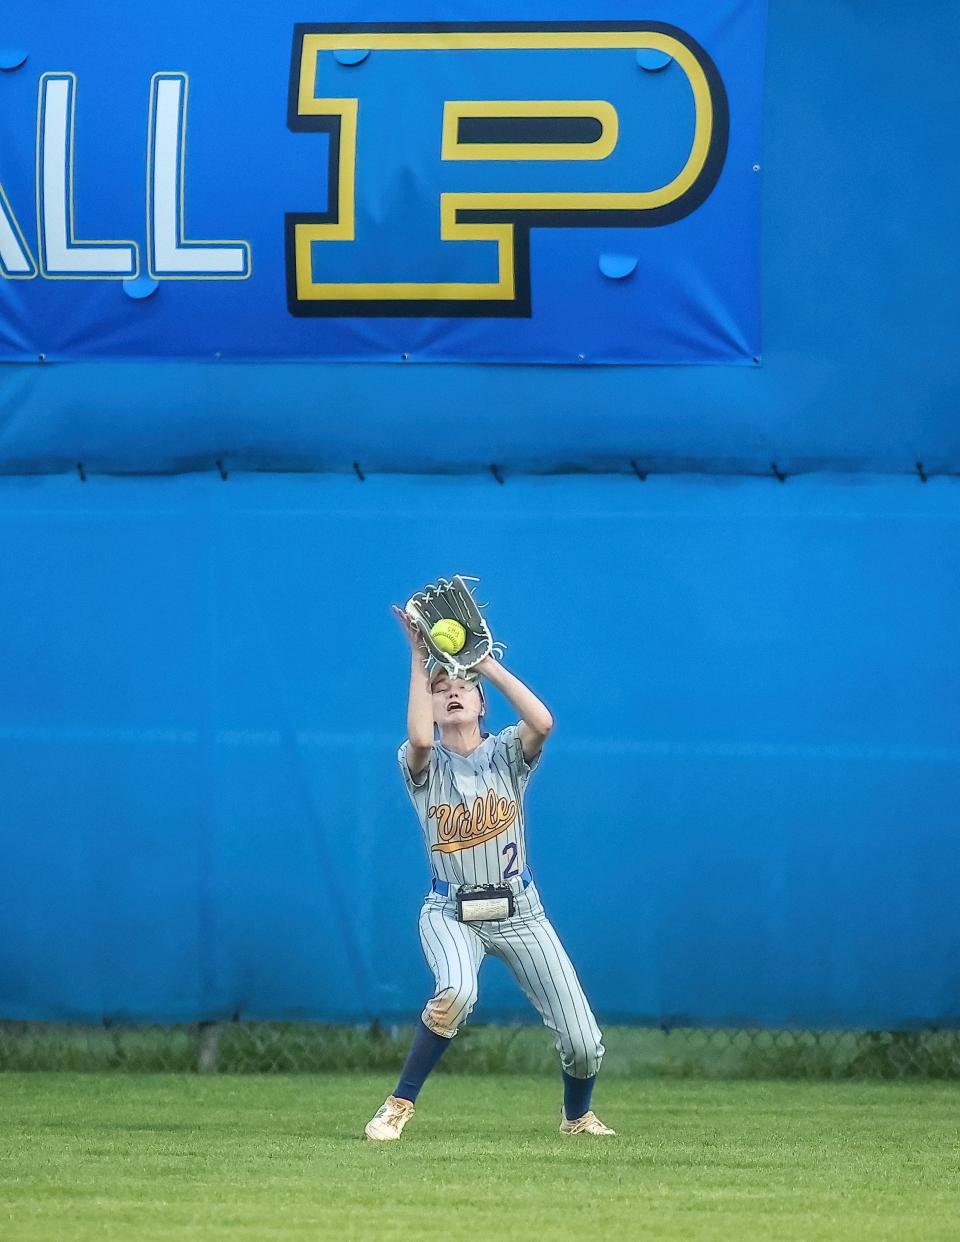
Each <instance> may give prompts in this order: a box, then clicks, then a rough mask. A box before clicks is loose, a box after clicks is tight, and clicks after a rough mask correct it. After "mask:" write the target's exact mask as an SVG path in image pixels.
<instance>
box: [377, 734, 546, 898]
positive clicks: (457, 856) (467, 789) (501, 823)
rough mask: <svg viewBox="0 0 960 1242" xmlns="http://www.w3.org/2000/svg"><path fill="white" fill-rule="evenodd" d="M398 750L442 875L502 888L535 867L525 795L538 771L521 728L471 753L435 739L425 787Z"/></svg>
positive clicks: (404, 750) (403, 752) (433, 860)
mask: <svg viewBox="0 0 960 1242" xmlns="http://www.w3.org/2000/svg"><path fill="white" fill-rule="evenodd" d="M408 745H409V742H404V743H403V745H402V746H401V747H400V750H399V751H398V752H397V758H398V759H399V761H400V769H401V771H402V772H403V779H404V783H405V785H406V787H407V793H409V795H410V800H411V801H412V802H413V805H414V807H415V809H416V812H417V817H418V818H419V820H420V827H421V829H422V831H423V839H424V844H425V845H426V848H427V853H428V855H429V858H430V864H431V866H432V868H433V872H434V875H436V877H437V878H438V879H440V880H447V881H449V882H450V883H451V884H452V885H454V886H457V885H460V884H502V883H504V882H505V881H507V880H510V879H511V878H513V877H515V876H519V875H520V873H521V872H522V871H523V869H524V868H525V867H526V865H527V852H526V834H525V824H524V815H523V795H524V792H525V790H526V787H527V781H528V780H529V779H530V773H531V772H532V771H533V769H534V768H535V767H536V766H537V764H538V763H539V761H540V756H539V755H537V756H535V757H534V759H533V761H532V762H531V763H528V762H527V761H526V759H525V758H524V755H523V749H522V747H521V745H520V734H519V725H510V726H508V728H506V729H502V730H501V731H500V732H499V733H495V734H493V733H491V734H488V735H487V736H486V737H485V738H484V739H483V741H482V742H481V743H480V745H479V746H478V747H477V748H476V750H474V751H472V752H471V753H470V754H469V755H458V754H456V753H455V752H454V751H452V750H447V748H446V747H445V746H443V745H442V744H441V743H440V742H434V744H433V749H432V751H431V752H430V762H429V764H428V766H427V770H426V773H425V774H424V775H423V778H422V780H421V782H420V784H415V783H414V781H413V778H412V777H411V775H410V769H409V768H408V767H407V747H408Z"/></svg>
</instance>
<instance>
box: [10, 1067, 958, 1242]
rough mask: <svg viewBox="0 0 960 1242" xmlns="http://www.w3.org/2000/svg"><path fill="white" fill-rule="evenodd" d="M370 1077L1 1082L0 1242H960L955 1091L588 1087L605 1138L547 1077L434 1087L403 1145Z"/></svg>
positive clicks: (636, 1083) (31, 1078)
mask: <svg viewBox="0 0 960 1242" xmlns="http://www.w3.org/2000/svg"><path fill="white" fill-rule="evenodd" d="M391 1085H392V1082H391V1081H388V1080H386V1079H385V1078H384V1077H383V1076H382V1075H376V1076H371V1075H360V1074H349V1075H340V1076H336V1075H318V1076H309V1075H302V1074H301V1075H296V1076H291V1077H278V1076H269V1077H267V1076H264V1077H254V1076H242V1077H240V1076H238V1077H228V1076H216V1077H209V1078H207V1077H203V1078H201V1077H196V1076H176V1075H170V1076H161V1075H130V1076H127V1075H117V1074H104V1075H96V1074H80V1075H69V1074H7V1075H0V1237H2V1238H3V1239H5V1240H6V1239H10V1242H54V1240H56V1242H61V1240H63V1242H67V1240H68V1239H69V1242H93V1240H94V1239H96V1240H97V1242H121V1239H122V1242H138V1240H140V1239H143V1240H144V1242H154V1240H156V1242H160V1240H161V1239H162V1240H163V1242H186V1240H188V1239H189V1240H191V1242H192V1240H194V1239H200V1238H203V1239H209V1240H211V1242H233V1240H238V1242H239V1240H240V1239H251V1240H252V1239H261V1238H262V1239H275V1240H277V1242H286V1240H287V1239H301V1238H303V1239H306V1238H313V1239H325V1238H347V1239H353V1238H356V1239H368V1238H369V1239H385V1240H390V1239H400V1238H403V1239H405V1240H409V1239H411V1238H415V1239H420V1238H423V1239H443V1240H444V1242H460V1240H461V1239H463V1240H467V1239H470V1242H475V1239H476V1238H477V1236H485V1235H486V1236H491V1237H494V1238H499V1239H507V1240H509V1239H521V1238H522V1239H524V1240H528V1239H529V1240H530V1242H543V1240H545V1239H554V1238H561V1237H570V1236H575V1237H581V1238H613V1239H617V1240H618V1242H619V1239H633V1238H650V1239H663V1240H664V1242H673V1240H674V1239H684V1240H685V1242H686V1240H689V1239H691V1238H695V1239H703V1240H704V1242H732V1240H735V1242H752V1240H753V1239H764V1242H768V1240H769V1239H770V1238H773V1237H775V1238H777V1239H779V1240H787V1242H793V1240H796V1242H821V1240H822V1242H828V1240H829V1242H836V1240H837V1239H840V1240H841V1242H854V1240H857V1239H861V1238H862V1239H871V1240H872V1242H873V1240H877V1239H880V1240H884V1239H890V1240H891V1242H893V1240H894V1239H897V1242H902V1240H912V1239H917V1240H920V1239H923V1240H924V1242H927V1240H932V1242H940V1240H941V1239H942V1240H943V1242H946V1240H948V1239H949V1240H950V1242H954V1240H955V1239H957V1238H958V1237H960V1226H958V1224H957V1222H958V1221H960V1123H958V1117H960V1108H958V1105H960V1090H958V1088H957V1087H954V1086H950V1085H941V1084H923V1083H919V1084H909V1085H908V1084H899V1083H892V1084H885V1083H865V1084H859V1083H842V1084H829V1083H815V1084H808V1083H794V1082H783V1083H778V1082H773V1083H754V1082H726V1083H724V1082H686V1081H684V1082H669V1081H668V1082H658V1081H654V1080H631V1079H625V1078H620V1079H613V1078H611V1079H609V1080H608V1081H607V1082H606V1083H604V1082H603V1080H602V1079H601V1084H600V1086H599V1088H598V1091H597V1098H596V1105H597V1111H598V1112H599V1113H600V1115H601V1116H602V1117H603V1118H604V1119H605V1120H607V1121H609V1123H610V1124H611V1125H613V1126H614V1127H615V1128H616V1129H618V1130H619V1131H620V1134H619V1136H618V1137H617V1138H616V1139H609V1140H588V1139H577V1140H570V1139H565V1138H562V1137H561V1136H560V1135H559V1134H557V1133H556V1130H557V1125H558V1121H559V1102H560V1090H559V1084H558V1083H557V1082H554V1081H552V1080H551V1079H547V1078H543V1077H535V1078H525V1077H518V1076H516V1075H510V1076H493V1075H486V1076H482V1077H480V1076H471V1075H459V1076H445V1077H443V1076H441V1077H437V1078H436V1079H435V1080H433V1081H431V1082H430V1083H429V1084H428V1085H427V1087H426V1088H425V1090H424V1093H423V1095H422V1096H421V1102H420V1106H419V1107H418V1110H417V1116H416V1117H415V1118H414V1120H413V1121H412V1122H411V1123H410V1125H409V1126H408V1128H407V1131H406V1133H405V1135H404V1138H403V1139H402V1140H401V1141H400V1142H399V1143H396V1144H389V1145H374V1144H370V1143H367V1142H365V1141H364V1140H362V1139H361V1138H360V1137H359V1135H360V1134H361V1132H362V1128H363V1124H364V1123H365V1122H366V1121H367V1119H368V1118H369V1116H370V1115H371V1114H372V1112H373V1111H374V1109H375V1108H376V1107H377V1105H378V1104H379V1103H380V1102H381V1100H382V1099H383V1096H384V1094H385V1093H386V1092H387V1091H388V1090H389V1089H390V1087H391Z"/></svg>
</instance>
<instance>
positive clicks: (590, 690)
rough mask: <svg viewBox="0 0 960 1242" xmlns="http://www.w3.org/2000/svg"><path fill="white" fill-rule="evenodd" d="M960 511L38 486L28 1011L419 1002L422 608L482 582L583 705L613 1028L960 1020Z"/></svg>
mask: <svg viewBox="0 0 960 1242" xmlns="http://www.w3.org/2000/svg"><path fill="white" fill-rule="evenodd" d="M958 489H960V484H958V483H957V482H955V481H952V480H933V481H931V482H930V483H929V484H927V485H926V486H924V485H923V484H922V483H920V482H919V480H916V479H913V480H901V481H896V480H888V481H879V480H868V479H865V478H863V477H862V476H848V477H844V478H841V479H836V480H834V481H832V482H830V481H825V480H823V479H813V478H809V479H795V480H790V481H789V482H788V483H786V484H782V485H781V484H779V483H777V482H775V481H773V480H769V481H761V480H752V481H749V480H748V481H743V480H741V481H734V480H729V479H726V480H724V479H714V480H703V479H700V480H698V479H692V478H680V477H677V478H672V479H671V478H662V477H661V478H651V479H650V480H649V481H648V482H647V483H645V484H641V483H640V482H638V481H637V480H636V479H623V478H605V479H604V478H579V479H577V478H552V479H547V478H539V479H526V480H522V481H520V480H517V481H508V482H507V483H506V485H504V486H503V487H499V486H497V484H496V483H495V482H494V481H493V480H492V479H490V478H487V479H485V480H479V481H473V480H466V479H460V480H451V479H444V478H439V477H429V478H428V477H421V478H392V479H383V478H380V479H377V478H374V479H369V480H368V481H367V482H365V483H361V482H359V481H358V480H357V479H355V478H354V479H349V480H346V479H338V478H335V477H316V476H313V477H309V476H286V477H278V476H231V477H230V478H229V480H228V481H227V482H225V483H223V482H221V481H220V480H219V478H218V477H217V476H216V475H207V476H198V475H194V476H184V477H180V478H166V479H153V480H118V479H109V478H97V479H92V480H90V481H89V482H87V483H86V484H83V483H81V482H80V481H79V479H78V478H76V476H73V477H64V478H45V479H9V480H6V481H4V482H3V484H2V486H0V529H2V530H3V532H4V542H5V546H6V549H7V551H6V552H5V554H4V557H3V559H2V563H0V595H2V598H3V599H4V600H5V601H6V603H5V606H4V608H3V609H0V650H2V652H3V660H2V661H0V773H2V782H3V788H4V790H5V794H4V811H3V816H2V820H0V832H2V837H3V842H2V845H3V859H4V865H3V868H2V870H0V945H2V953H0V1015H3V1016H6V1017H22V1018H76V1019H84V1020H99V1019H100V1018H101V1017H104V1016H106V1017H109V1018H111V1019H115V1020H118V1019H142V1020H174V1019H189V1018H200V1017H208V1018H212V1017H222V1016H227V1015H232V1014H239V1015H241V1016H243V1017H274V1018H295V1017H301V1016H307V1017H317V1018H324V1019H362V1018H368V1017H370V1016H371V1015H373V1014H379V1015H381V1016H382V1017H384V1018H390V1017H410V1016H412V1015H414V1014H415V1013H416V1012H418V1009H419V1006H420V1005H421V1004H422V1002H423V999H424V997H425V995H426V990H427V988H428V986H429V976H428V974H427V970H426V967H425V966H424V964H423V962H422V960H421V958H420V952H419V947H418V944H417V937H416V915H417V909H418V903H419V898H420V894H421V893H422V892H423V890H424V888H425V885H426V882H427V877H428V868H427V864H426V860H425V859H424V857H423V856H422V850H421V845H420V840H419V831H418V828H417V825H416V821H415V819H414V816H413V812H412V810H411V808H410V806H409V804H408V802H407V799H406V794H405V792H404V790H403V787H402V783H401V781H400V778H399V774H398V772H397V770H396V763H395V758H394V752H395V748H396V745H397V743H398V741H399V739H400V738H401V736H402V733H403V729H404V718H405V690H406V680H407V658H406V651H405V648H404V645H403V641H402V637H401V636H400V634H399V632H395V625H394V622H393V620H392V619H391V617H390V615H389V613H388V609H387V605H388V603H389V601H390V600H391V599H403V598H405V596H406V594H407V593H408V592H409V591H410V590H411V588H412V587H414V586H416V585H417V584H418V583H421V582H423V581H426V580H428V579H430V578H432V577H434V576H435V575H436V574H437V573H438V572H444V571H447V572H449V571H452V570H454V569H456V570H460V571H463V572H471V573H476V574H479V575H481V576H482V583H481V587H482V593H481V598H483V599H485V600H487V599H489V600H490V601H491V603H490V611H489V615H490V617H491V620H492V622H493V625H494V630H495V633H496V634H497V635H498V636H499V637H501V638H503V639H504V640H505V641H506V642H507V643H508V644H509V645H508V650H507V662H508V666H510V667H512V668H514V669H515V670H516V671H517V672H518V673H519V674H520V675H521V676H523V677H525V678H526V679H527V680H528V681H529V682H530V683H531V684H532V685H533V686H534V688H536V689H537V690H539V691H540V692H541V693H542V694H543V696H544V697H545V699H546V701H547V702H548V703H549V704H550V706H551V708H552V709H553V710H554V712H555V714H556V718H557V729H556V734H555V736H554V737H553V738H552V739H551V741H550V743H549V746H548V750H547V753H546V755H545V758H544V762H543V765H542V768H541V770H540V771H539V772H538V773H537V775H536V776H535V778H534V779H533V781H532V782H531V786H530V793H529V800H528V811H529V816H530V842H531V859H532V865H533V867H534V869H535V872H536V874H537V877H538V880H539V882H540V885H541V889H542V892H543V895H544V898H545V903H546V906H547V909H548V911H549V912H550V913H551V914H552V916H553V917H554V919H555V921H556V923H557V925H558V927H559V930H560V932H561V934H562V936H563V937H564V939H565V940H566V941H567V943H568V945H569V948H570V951H571V953H572V955H573V957H574V960H575V961H576V963H577V964H578V966H579V968H580V970H581V972H582V975H583V978H584V980H585V983H586V986H587V989H588V992H589V994H590V996H591V998H592V999H593V1001H594V1002H595V1004H596V1006H597V1009H598V1011H599V1013H600V1015H601V1017H602V1019H603V1020H604V1021H606V1022H609V1021H611V1020H613V1019H615V1018H629V1019H634V1020H642V1021H660V1020H664V1021H668V1022H672V1023H679V1022H702V1023H728V1022H730V1023H751V1024H752V1023H767V1024H773V1025H789V1024H799V1025H804V1026H829V1025H851V1026H871V1027H892V1026H901V1025H911V1024H915V1023H924V1022H945V1023H946V1022H957V1021H960V966H958V963H960V922H958V920H957V917H956V894H957V891H958V886H960V852H958V850H957V848H956V846H957V839H958V833H957V827H958V825H957V807H958V805H960V762H958V761H960V715H958V712H957V705H958V702H960V658H958V655H957V644H956V635H957V631H958V625H960V581H958V576H957V573H956V547H957V538H958V534H960V532H958V522H960V509H958V504H957V498H958V495H960V490H958ZM508 722H509V717H508V716H507V715H506V713H505V711H504V709H503V706H502V704H501V705H497V706H496V707H495V710H494V720H493V723H494V724H495V725H496V726H497V727H502V726H503V725H504V724H506V723H508ZM514 1014H527V1016H530V1015H529V1013H528V1011H527V1010H526V1008H525V1006H524V1003H523V1001H522V998H521V997H520V994H519V992H518V991H517V990H516V988H515V987H514V986H513V985H512V983H511V982H510V981H509V980H508V978H507V977H506V976H505V975H504V974H503V973H502V972H500V968H499V967H496V968H490V972H489V977H487V978H486V979H485V986H484V988H483V990H482V999H481V1005H480V1008H479V1011H478V1017H479V1018H480V1019H483V1018H493V1017H504V1016H512V1015H514Z"/></svg>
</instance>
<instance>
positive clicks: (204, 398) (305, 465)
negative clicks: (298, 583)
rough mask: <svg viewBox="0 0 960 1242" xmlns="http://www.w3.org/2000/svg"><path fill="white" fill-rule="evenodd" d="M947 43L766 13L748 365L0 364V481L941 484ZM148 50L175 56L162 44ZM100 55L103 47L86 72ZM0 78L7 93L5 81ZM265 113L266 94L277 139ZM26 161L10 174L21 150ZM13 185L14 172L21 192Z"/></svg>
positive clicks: (785, 6) (954, 21)
mask: <svg viewBox="0 0 960 1242" xmlns="http://www.w3.org/2000/svg"><path fill="white" fill-rule="evenodd" d="M693 7H696V6H693ZM614 8H615V12H611V13H610V14H609V15H610V16H616V15H618V14H619V13H620V12H621V7H620V6H614ZM445 11H448V12H449V15H450V16H453V17H457V18H463V19H466V20H469V19H471V18H472V19H478V18H479V19H488V20H489V19H491V18H494V17H497V16H503V15H506V16H510V17H518V16H524V15H526V14H528V13H529V10H528V9H527V8H525V7H524V6H522V5H521V6H520V7H519V8H518V6H517V5H516V4H513V5H510V6H509V7H507V6H503V5H500V6H497V5H490V4H484V5H480V4H475V3H463V4H458V5H450V6H446V9H445ZM582 11H583V5H582V3H580V2H579V0H578V2H577V3H574V2H573V0H555V3H553V4H552V5H551V6H550V16H551V18H553V19H556V20H561V19H564V18H569V17H576V16H578V15H580V16H582ZM624 11H626V10H624ZM605 12H606V11H605ZM629 12H630V15H631V16H635V15H636V14H635V10H634V9H633V8H630V10H629ZM269 13H270V14H275V22H276V31H275V33H270V32H269V31H268V36H269V37H268V42H267V44H264V42H263V39H264V37H267V36H264V34H263V30H264V27H263V25H262V23H263V22H264V21H266V20H267V14H268V10H265V9H263V7H262V6H260V7H259V8H258V9H257V16H256V21H257V23H258V24H257V25H256V31H257V38H256V39H255V40H252V43H251V47H253V50H254V51H255V52H256V53H257V54H259V50H260V49H261V48H262V47H264V46H273V45H274V41H275V42H276V45H277V46H278V47H279V46H280V45H281V44H282V46H283V48H284V56H283V59H281V60H276V59H275V58H274V59H271V60H270V62H269V63H270V65H271V66H272V65H274V63H276V64H278V65H279V70H278V72H279V73H280V74H281V76H282V74H283V73H284V72H285V65H286V49H287V45H288V35H289V26H290V23H291V22H292V21H293V20H303V10H302V6H299V5H298V6H296V15H294V12H293V6H291V7H290V8H289V9H288V8H287V7H285V6H284V5H276V6H272V7H271V9H270V10H269ZM384 13H388V15H392V16H394V17H396V16H397V9H396V6H395V5H392V6H389V12H388V9H387V6H382V5H381V6H378V5H377V4H372V3H367V4H364V5H362V6H361V5H358V4H347V3H344V4H341V5H339V6H338V14H339V15H342V16H344V17H346V18H351V17H353V18H356V17H362V18H365V19H367V20H370V19H375V18H376V17H378V16H382V15H383V14H384ZM534 15H536V14H534ZM9 20H10V19H9V18H8V22H9ZM22 20H23V22H24V26H23V28H22V29H20V30H18V29H16V28H15V27H14V28H11V30H10V31H9V37H10V38H11V40H15V39H16V38H17V37H19V38H20V39H21V40H22V41H23V43H24V44H25V46H27V47H29V46H30V45H31V29H32V27H31V26H30V25H28V24H27V23H28V17H27V14H26V10H24V17H23V19H22ZM29 21H30V22H32V18H30V19H29ZM183 37H185V36H183ZM958 37H960V6H958V5H957V4H956V3H955V0H930V2H928V3H925V4H924V5H922V6H919V7H918V6H916V5H908V4H904V3H902V0H873V2H872V3H869V4H849V3H848V4H842V3H838V2H837V0H802V2H800V0H771V4H770V26H769V44H768V60H767V84H766V102H765V116H764V128H765V136H764V153H763V157H762V161H761V162H762V165H763V171H762V173H761V174H760V175H761V176H762V178H763V193H764V207H763V229H764V254H763V336H764V344H763V361H762V364H761V366H760V367H757V368H752V367H729V368H726V367H679V368H605V367H580V368H578V367H555V368H550V369H549V370H544V369H542V368H536V367H524V366H507V367H488V368H479V367H468V366H463V367H451V366H435V365H433V366H432V365H427V364H417V363H415V362H414V363H408V364H404V365H401V364H380V365H354V366H344V365H339V366H338V365H332V366H331V365H328V366H323V365H314V364H310V363H290V364H272V365H257V366H245V365H241V364H230V363H229V362H227V361H221V362H219V363H214V362H213V361H211V362H210V363H193V364H189V365H181V364H170V365H164V366H158V365H146V364H111V365H106V366H84V365H75V364H74V365H71V364H64V365H55V366H52V365H47V364H45V365H43V366H40V365H25V366H10V367H3V368H0V371H2V372H3V374H2V376H0V469H6V470H13V471H19V470H62V469H71V468H72V467H73V464H74V463H75V462H76V461H83V462H84V463H85V464H86V465H87V467H88V469H91V470H94V469H114V470H121V471H123V470H137V469H151V470H153V469H178V468H179V469H187V468H205V467H207V466H209V465H210V464H211V463H212V462H213V461H214V460H215V459H218V458H219V459H221V460H224V461H226V462H227V463H228V464H230V465H232V466H234V467H235V468H240V467H249V468H264V467H271V466H275V467H280V468H291V469H320V470H349V469H350V468H351V462H353V461H359V462H360V463H361V466H363V467H364V468H365V469H367V470H371V471H375V470H389V469H397V470H407V471H418V470H424V471H429V470H433V469H444V470H447V469H455V470H462V469H470V468H476V467H480V468H485V467H486V466H487V465H489V464H490V462H494V461H495V462H497V463H498V464H499V465H501V466H502V467H504V468H506V469H507V470H514V471H516V470H528V471H529V470H532V471H537V472H541V471H552V470H556V469H565V468H568V467H574V468H578V467H585V468H590V469H598V470H599V469H606V470H629V465H628V463H629V460H630V459H631V458H633V459H636V460H638V461H639V462H641V464H643V465H645V466H646V465H651V466H653V467H655V468H658V469H687V468H692V467H694V466H695V467H696V468H704V469H709V470H722V471H731V470H734V471H744V470H767V469H768V468H769V463H770V461H771V460H776V461H777V462H778V463H779V464H780V466H781V467H782V468H785V469H787V470H788V471H792V470H801V469H803V470H805V469H838V468H839V469H845V470H846V469H852V470H880V471H912V470H913V468H914V463H915V462H916V461H917V460H918V459H919V460H921V461H923V462H924V464H925V465H926V467H927V468H928V469H931V470H938V471H946V470H954V471H955V470H957V468H958V462H960V420H958V418H957V409H958V404H960V382H958V372H957V366H956V342H957V340H958V339H960V298H958V297H957V296H956V290H957V287H958V283H960V281H958V277H960V259H958V252H957V247H956V245H955V225H956V203H957V201H958V198H960V165H958V163H957V161H956V160H954V159H952V158H948V157H945V154H944V153H945V152H952V151H953V149H954V147H955V134H954V117H955V114H956V110H957V85H956V74H955V70H954V65H953V62H952V60H951V58H950V57H949V56H947V55H945V54H944V49H945V48H952V47H955V46H956V45H957V42H958ZM164 38H165V39H166V40H167V42H165V43H164V44H163V46H164V47H165V48H168V50H170V51H171V54H172V52H173V50H174V49H175V47H176V46H177V44H176V40H172V35H171V34H170V32H167V34H166V35H165V36H164ZM171 40H172V42H171ZM245 47H246V45H245ZM59 51H60V60H61V62H62V63H58V64H56V65H48V64H39V63H35V62H33V61H28V63H27V66H25V67H24V69H23V70H20V71H18V72H19V73H20V74H27V73H29V74H30V75H31V79H30V83H29V84H28V85H30V88H31V91H32V90H33V89H35V79H36V76H37V75H38V73H39V72H40V71H41V70H43V69H48V68H60V69H62V68H69V67H70V55H69V45H67V46H65V47H63V48H62V49H59ZM242 54H243V55H250V54H252V53H251V51H250V49H249V48H247V49H246V51H242ZM278 55H279V54H278ZM109 63H110V53H109V47H107V46H106V45H105V46H104V65H105V70H104V71H105V72H107V71H108V69H109ZM171 63H173V61H171ZM259 63H260V62H259V61H258V62H257V64H259ZM158 67H164V68H166V67H169V66H167V65H153V68H158ZM263 71H264V72H266V71H267V69H266V67H264V69H263ZM146 81H147V79H146V78H145V79H144V83H145V84H146ZM0 86H2V87H3V88H4V89H5V90H7V91H11V90H14V89H21V88H20V87H19V86H17V85H16V83H15V81H14V76H10V79H9V81H4V82H2V83H0ZM145 89H146V85H144V90H145ZM282 108H283V96H282V95H278V104H277V124H278V127H279V128H278V134H281V135H282V137H283V138H284V139H286V138H288V137H289V135H287V134H286V132H285V131H284V130H283V113H282ZM28 137H29V136H28ZM11 149H13V150H18V151H19V150H20V149H21V144H20V142H19V140H18V141H17V142H16V143H13V142H12V143H11ZM23 149H24V151H25V152H26V155H27V156H29V155H30V150H31V148H30V146H29V142H27V146H26V147H24V148H23ZM298 149H299V148H298ZM294 172H295V168H293V167H292V168H291V172H290V175H291V176H293V175H294ZM32 175H33V174H32V162H31V160H30V159H25V162H24V173H23V178H24V182H25V185H26V187H27V190H29V186H30V185H31V184H32V183H31V180H30V178H31V177H32ZM302 175H303V176H306V175H307V174H306V172H304V173H303V174H302ZM277 244H278V246H279V244H280V238H279V234H278V241H277ZM451 411H454V412H455V413H456V415H457V416H456V417H454V418H451V417H450V413H451Z"/></svg>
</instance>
